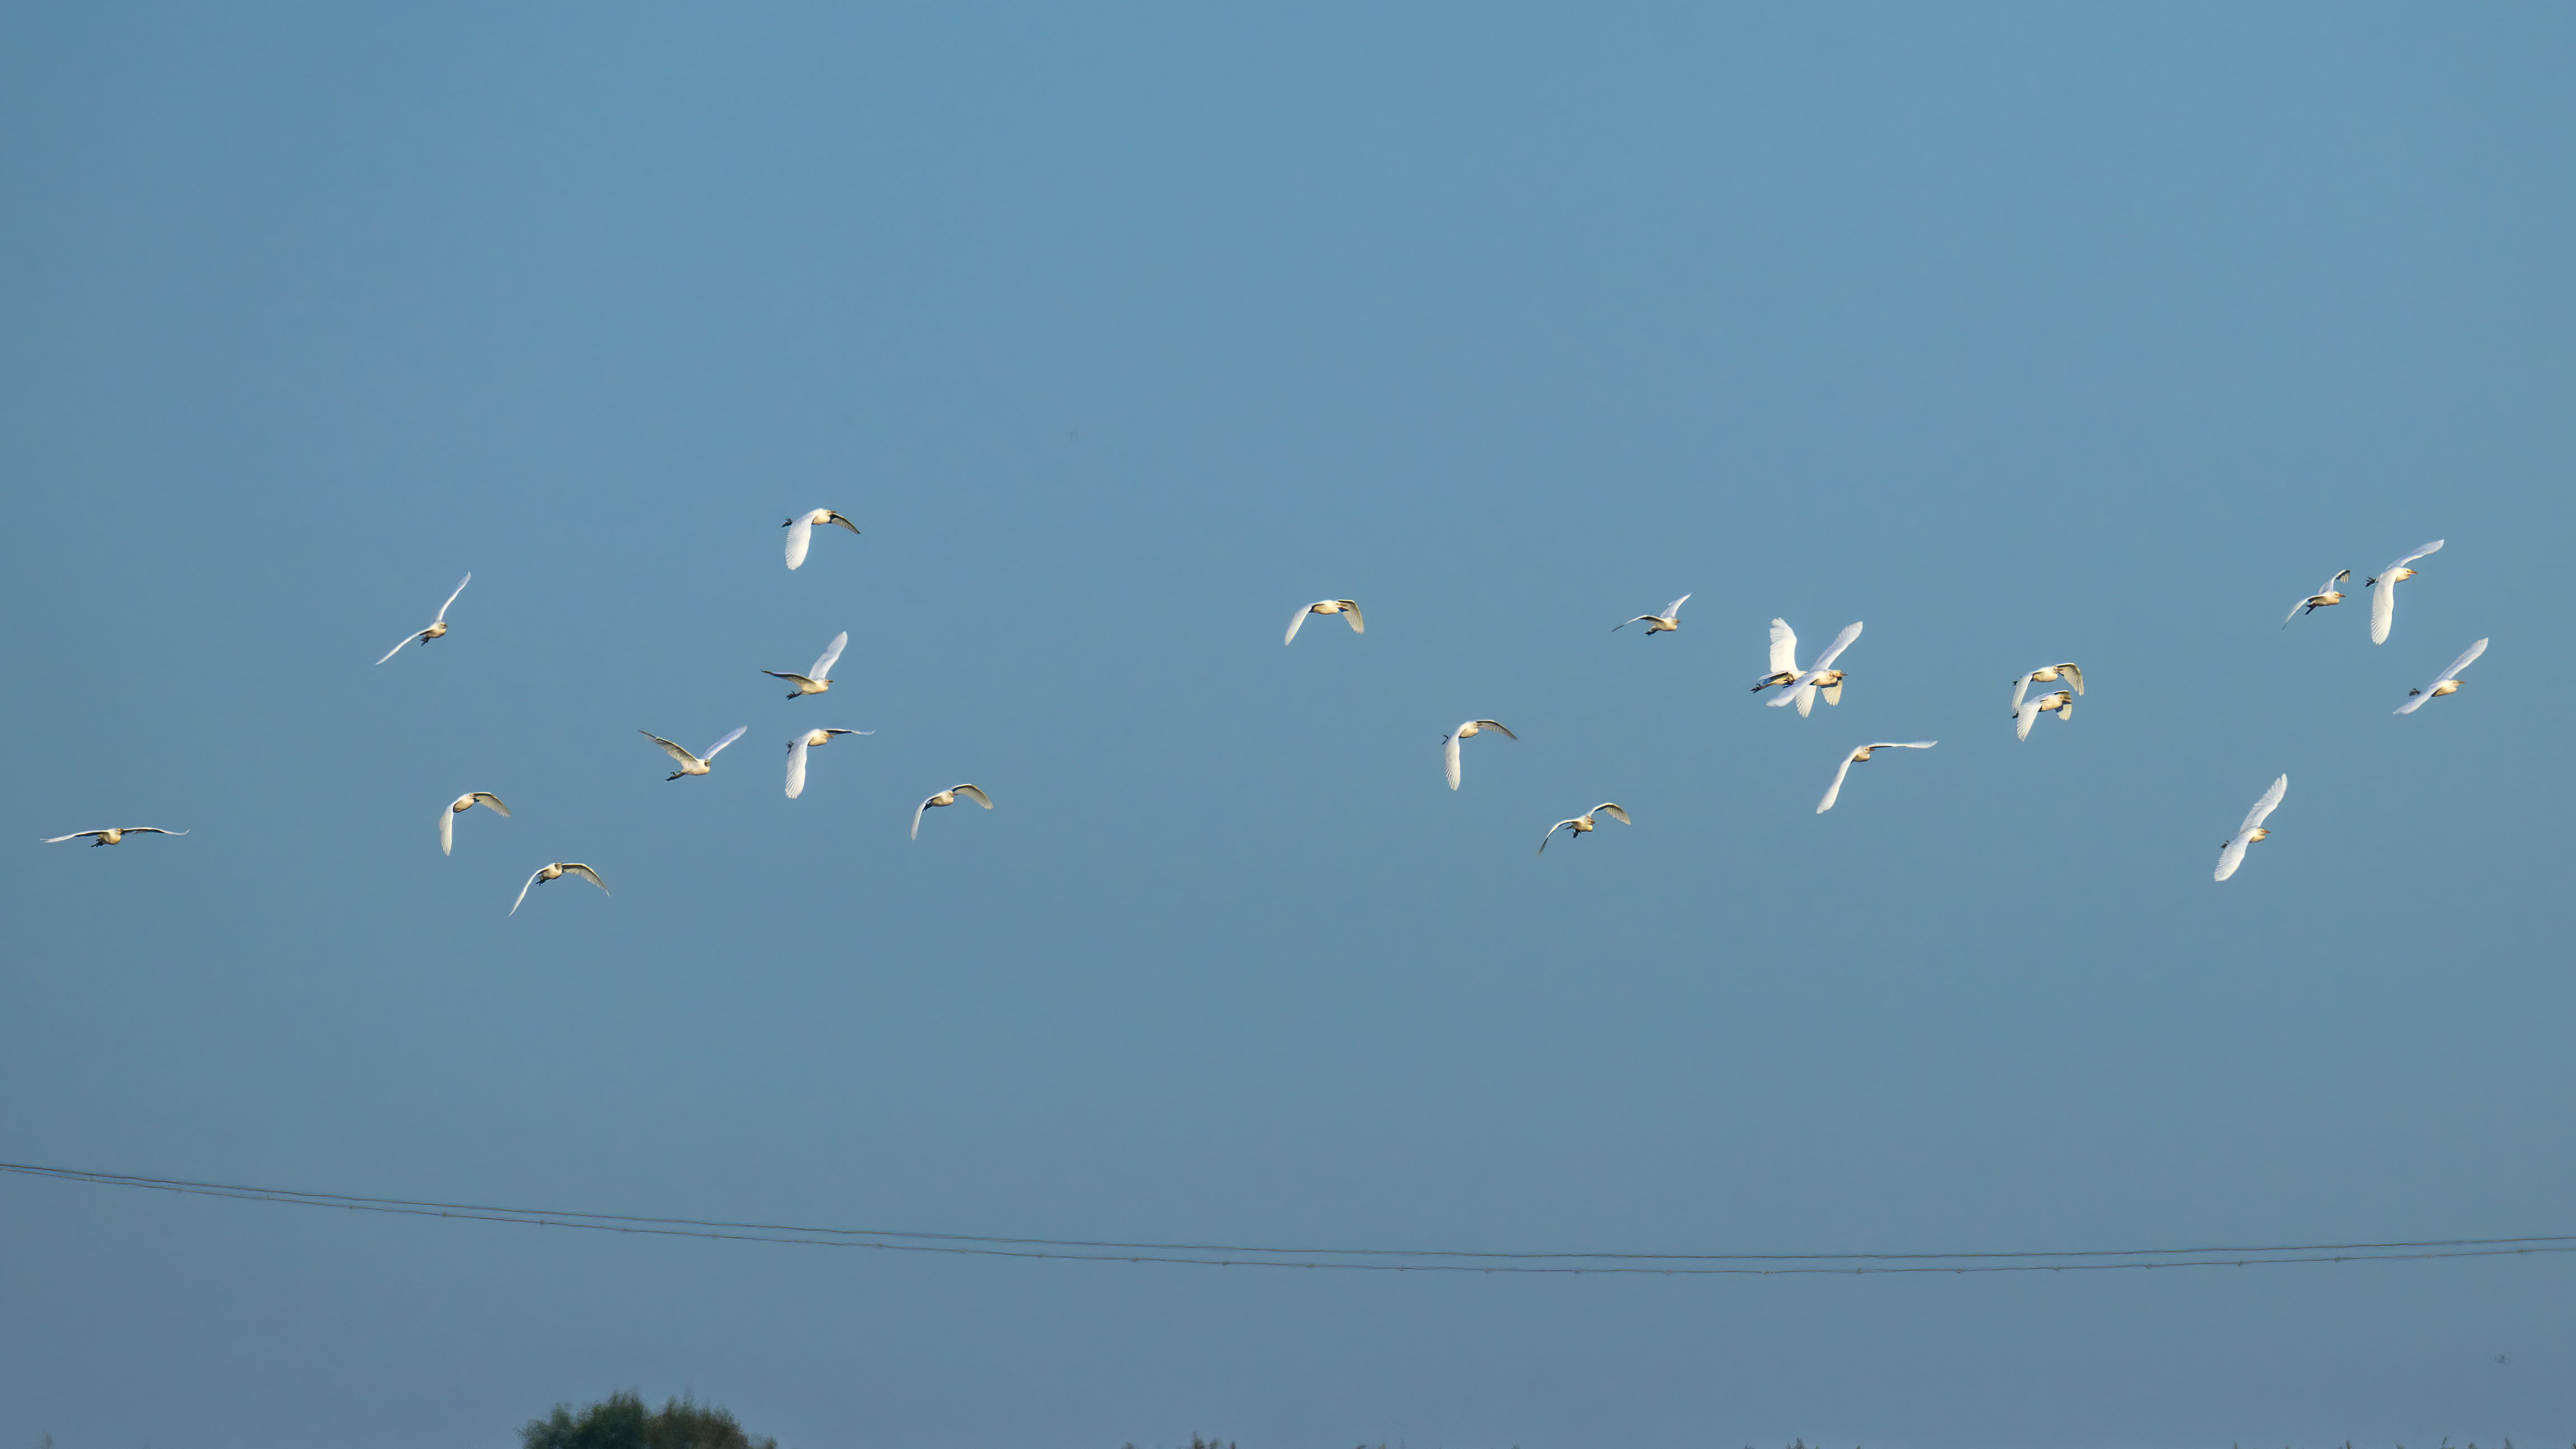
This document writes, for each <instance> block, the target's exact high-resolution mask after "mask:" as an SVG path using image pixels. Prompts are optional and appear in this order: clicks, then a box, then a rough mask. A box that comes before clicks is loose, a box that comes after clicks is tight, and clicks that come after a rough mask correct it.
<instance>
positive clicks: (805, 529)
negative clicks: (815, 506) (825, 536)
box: [787, 513, 814, 569]
mask: <svg viewBox="0 0 2576 1449" xmlns="http://www.w3.org/2000/svg"><path fill="white" fill-rule="evenodd" d="M813 545H814V524H813V522H812V520H811V515H809V514H804V513H800V514H797V515H796V516H795V517H794V518H791V519H789V520H787V566H788V567H789V568H791V569H798V568H803V567H804V566H805V550H807V549H809V548H811V547H813Z"/></svg>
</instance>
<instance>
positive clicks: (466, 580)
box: [429, 574, 474, 624]
mask: <svg viewBox="0 0 2576 1449" xmlns="http://www.w3.org/2000/svg"><path fill="white" fill-rule="evenodd" d="M472 582H474V576H473V575H472V574H467V575H466V576H465V577H463V578H461V579H458V580H457V581H456V594H461V593H464V592H465V586H466V585H467V584H470V583H472ZM456 594H450V595H448V596H447V603H446V604H441V605H439V606H438V613H437V614H436V616H434V617H433V618H431V619H430V621H429V622H431V623H433V624H444V623H446V622H447V609H448V605H449V604H453V603H455V602H456Z"/></svg>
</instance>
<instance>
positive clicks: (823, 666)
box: [805, 629, 850, 679]
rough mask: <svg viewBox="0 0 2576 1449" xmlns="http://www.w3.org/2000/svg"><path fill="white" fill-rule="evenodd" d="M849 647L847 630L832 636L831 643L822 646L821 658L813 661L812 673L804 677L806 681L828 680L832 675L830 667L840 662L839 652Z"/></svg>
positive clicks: (848, 632)
mask: <svg viewBox="0 0 2576 1449" xmlns="http://www.w3.org/2000/svg"><path fill="white" fill-rule="evenodd" d="M849 645H850V631H849V630H847V629H844V630H842V631H841V632H840V633H838V634H835V635H833V636H832V642H831V643H829V644H826V645H824V646H823V657H822V658H820V659H817V660H815V661H814V668H813V670H812V672H811V673H809V674H807V675H806V676H805V677H806V678H808V679H826V678H829V677H830V676H831V673H832V666H833V665H835V664H838V663H840V662H841V651H842V650H843V649H846V648H848V647H849Z"/></svg>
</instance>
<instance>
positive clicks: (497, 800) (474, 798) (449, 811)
mask: <svg viewBox="0 0 2576 1449" xmlns="http://www.w3.org/2000/svg"><path fill="white" fill-rule="evenodd" d="M477 805H484V806H489V807H490V808H491V809H493V810H495V811H497V812H499V813H500V814H502V815H504V816H506V815H508V814H509V813H510V807H509V806H507V805H504V804H502V803H501V797H500V796H498V795H495V794H493V793H492V792H491V791H489V790H472V791H468V792H467V793H465V794H462V795H459V796H457V797H456V798H455V799H453V800H450V801H448V802H447V808H446V809H444V810H441V811H439V812H438V853H439V854H441V855H454V854H455V853H456V817H457V816H459V815H462V814H464V813H465V812H466V811H468V810H471V809H473V808H474V807H475V806H477Z"/></svg>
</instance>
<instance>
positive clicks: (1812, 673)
mask: <svg viewBox="0 0 2576 1449" xmlns="http://www.w3.org/2000/svg"><path fill="white" fill-rule="evenodd" d="M1778 627H1780V628H1786V627H1787V626H1786V625H1780V626H1778ZM1860 628H1861V626H1860V625H1859V624H1858V623H1853V624H1848V625H1845V626H1844V628H1843V631H1842V632H1841V633H1839V634H1836V635H1835V636H1834V642H1833V643H1832V644H1831V645H1830V646H1828V647H1827V648H1826V650H1825V652H1824V653H1822V654H1819V655H1817V656H1816V662H1815V663H1814V664H1812V665H1809V666H1808V667H1807V671H1806V672H1805V673H1803V674H1800V675H1798V676H1797V677H1796V678H1794V679H1791V680H1790V681H1789V682H1788V683H1786V684H1784V685H1782V686H1781V688H1782V690H1783V691H1785V692H1784V693H1782V694H1781V696H1780V697H1779V698H1778V699H1775V700H1773V701H1771V707H1772V708H1774V709H1778V708H1779V707H1780V706H1782V705H1785V704H1796V703H1797V702H1798V701H1800V700H1801V699H1804V698H1806V697H1807V695H1808V693H1809V692H1810V691H1813V692H1814V693H1817V694H1821V695H1823V696H1824V697H1825V703H1827V704H1840V703H1842V702H1843V672H1842V671H1841V670H1839V669H1836V668H1834V667H1833V665H1834V661H1835V660H1837V659H1840V658H1841V657H1842V656H1843V651H1844V650H1846V649H1849V648H1850V647H1851V643H1852V641H1853V640H1854V639H1857V638H1859V637H1860ZM1773 647H1774V648H1775V649H1776V648H1777V647H1778V646H1777V644H1776V643H1775V644H1774V646H1773ZM1790 647H1791V648H1792V649H1794V648H1796V647H1797V636H1795V635H1791V636H1790ZM1774 677H1775V678H1776V675H1775V676H1774ZM1770 682H1771V681H1770V680H1765V681H1764V683H1765V684H1767V683H1770ZM1761 689H1762V685H1758V684H1757V685H1755V686H1754V690H1755V692H1756V693H1759V692H1760V691H1761Z"/></svg>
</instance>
